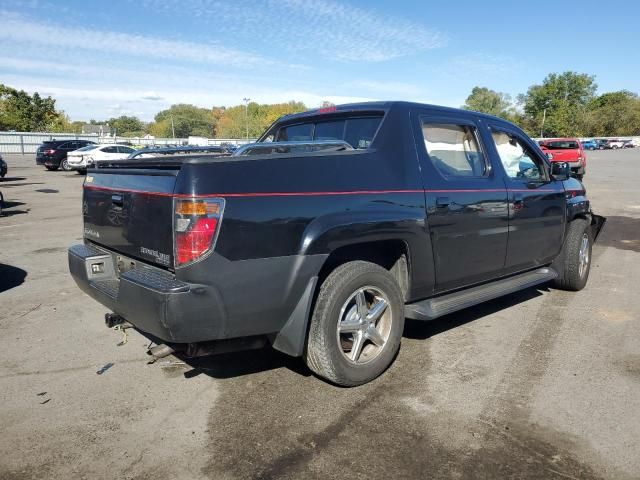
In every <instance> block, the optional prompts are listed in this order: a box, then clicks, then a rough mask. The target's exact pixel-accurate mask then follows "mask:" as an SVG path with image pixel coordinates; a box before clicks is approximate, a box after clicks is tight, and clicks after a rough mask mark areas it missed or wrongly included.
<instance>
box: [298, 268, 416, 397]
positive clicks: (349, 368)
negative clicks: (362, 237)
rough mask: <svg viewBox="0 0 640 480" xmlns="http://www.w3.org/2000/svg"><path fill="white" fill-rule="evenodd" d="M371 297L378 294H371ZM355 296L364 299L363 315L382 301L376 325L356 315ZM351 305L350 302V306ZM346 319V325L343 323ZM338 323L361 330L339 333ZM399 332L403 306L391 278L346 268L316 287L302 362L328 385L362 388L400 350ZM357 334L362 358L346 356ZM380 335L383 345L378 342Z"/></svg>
mask: <svg viewBox="0 0 640 480" xmlns="http://www.w3.org/2000/svg"><path fill="white" fill-rule="evenodd" d="M376 292H377V293H378V294H379V295H375V293H376ZM360 293H361V294H362V298H367V300H366V302H365V303H364V305H365V307H364V308H365V309H366V310H365V311H366V312H367V313H368V314H369V313H372V312H374V310H375V309H374V307H375V306H376V305H382V304H383V303H381V301H382V300H384V301H385V302H386V308H385V309H384V310H383V313H382V314H381V315H380V316H378V317H377V320H376V322H377V323H376V325H373V324H368V323H367V322H368V320H367V319H369V318H371V317H370V316H369V315H365V316H364V317H365V318H363V317H362V315H361V314H360V312H361V310H360V308H359V307H358V305H359V303H358V301H357V300H358V299H359V298H360V297H359V295H360ZM369 300H371V301H370V302H369ZM351 301H353V302H355V303H353V304H351V303H350V302H351ZM369 303H370V304H371V307H369ZM350 305H351V308H349V306H350ZM374 316H375V315H374ZM347 317H348V319H349V320H350V322H343V320H345V318H347ZM339 324H341V325H356V324H359V325H362V330H361V331H359V332H357V333H339ZM371 325H373V329H374V331H375V332H377V334H378V335H380V337H378V342H379V343H381V345H377V344H376V343H374V341H372V340H371V339H370V338H374V337H372V336H371V335H370V332H371V330H370V328H371ZM367 326H368V328H366V327H367ZM403 329H404V302H403V299H402V292H401V291H400V287H399V286H398V283H397V282H396V280H395V278H394V277H393V275H392V274H391V273H390V272H389V271H388V270H386V269H384V268H382V267H381V266H379V265H376V264H374V263H369V262H363V261H353V262H348V263H345V264H343V265H341V266H339V267H338V268H336V269H335V270H334V271H333V272H331V274H330V275H329V276H328V277H327V278H326V279H325V280H324V282H322V285H321V286H320V291H319V293H318V297H317V300H316V304H315V308H314V311H313V316H312V318H311V324H310V326H309V336H308V339H307V348H306V351H305V362H306V364H307V365H308V366H309V368H310V369H311V370H312V371H313V372H315V373H316V374H317V375H319V376H320V377H323V378H325V379H327V380H329V381H330V382H332V383H335V384H337V385H342V386H348V387H352V386H356V385H362V384H364V383H367V382H370V381H371V380H373V379H374V378H376V377H378V376H379V375H380V374H381V373H383V372H384V371H385V370H386V369H387V368H388V367H389V365H390V364H391V362H392V361H393V359H394V358H395V356H396V353H397V352H398V348H399V347H400V340H401V338H402V331H403ZM375 332H374V333H375ZM356 335H359V336H360V338H363V339H364V340H362V342H361V344H362V345H363V346H362V347H361V349H359V351H360V352H362V353H358V351H356V352H354V350H353V348H351V349H350V350H349V351H348V353H347V352H345V349H346V348H349V342H351V345H350V346H351V347H353V346H354V345H355V344H356V342H355V338H356ZM385 336H386V340H385V341H384V342H382V341H381V340H384V338H383V337H385ZM352 355H356V356H357V357H358V358H356V359H355V360H356V361H355V362H354V361H352V360H350V359H349V358H347V357H348V356H352Z"/></svg>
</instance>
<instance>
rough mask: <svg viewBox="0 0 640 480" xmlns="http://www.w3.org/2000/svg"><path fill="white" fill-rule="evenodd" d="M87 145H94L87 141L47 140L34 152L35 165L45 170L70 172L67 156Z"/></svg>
mask: <svg viewBox="0 0 640 480" xmlns="http://www.w3.org/2000/svg"><path fill="white" fill-rule="evenodd" d="M87 145H95V142H91V141H89V140H49V141H46V142H43V143H42V145H40V146H39V147H38V150H36V164H37V165H44V166H45V168H46V169H47V170H58V169H59V168H62V170H71V168H70V167H69V163H68V162H67V154H68V153H69V152H73V151H75V150H78V149H79V148H82V147H85V146H87Z"/></svg>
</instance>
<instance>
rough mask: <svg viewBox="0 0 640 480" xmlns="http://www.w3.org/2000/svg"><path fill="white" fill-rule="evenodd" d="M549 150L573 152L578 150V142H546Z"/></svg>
mask: <svg viewBox="0 0 640 480" xmlns="http://www.w3.org/2000/svg"><path fill="white" fill-rule="evenodd" d="M544 145H545V146H546V147H547V148H554V149H556V150H573V149H575V148H578V142H574V141H572V140H562V141H557V142H546V143H545V144H544Z"/></svg>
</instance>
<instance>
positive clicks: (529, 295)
mask: <svg viewBox="0 0 640 480" xmlns="http://www.w3.org/2000/svg"><path fill="white" fill-rule="evenodd" d="M588 158H589V165H588V171H587V175H586V177H585V185H586V187H587V191H588V195H589V196H590V197H591V200H592V205H593V208H594V210H595V211H596V212H597V213H599V214H602V215H605V216H606V217H608V221H607V224H606V226H605V229H604V231H603V233H602V235H601V237H600V239H599V241H598V243H597V244H596V246H595V248H594V251H593V265H592V269H591V277H590V280H589V284H588V285H587V287H586V288H585V289H584V290H583V291H581V292H578V293H569V292H563V291H557V290H553V289H550V288H547V287H542V288H538V289H531V290H527V291H524V292H520V293H517V294H513V295H509V296H507V297H504V298H501V299H498V300H495V301H492V302H489V303H486V304H484V305H480V306H478V307H474V308H470V309H467V310H464V311H462V312H459V313H456V314H453V315H449V316H447V317H445V318H442V319H440V320H437V321H434V322H430V323H420V322H411V321H409V320H408V321H407V322H408V323H407V327H406V329H405V334H404V338H403V341H402V347H401V351H400V353H399V355H398V357H397V359H396V361H395V363H394V364H393V365H392V367H391V368H390V369H389V370H388V371H387V372H386V373H385V374H384V375H383V376H382V377H380V378H379V379H377V380H375V381H374V382H372V383H370V384H368V385H365V386H362V387H358V388H353V389H344V388H337V387H335V386H332V385H329V384H327V383H325V382H323V381H322V380H320V379H318V378H316V377H314V376H313V375H311V374H310V372H309V370H308V369H307V368H306V367H305V366H304V364H303V362H302V361H301V360H300V359H295V358H289V357H287V356H286V355H284V354H280V353H278V352H275V351H273V350H270V349H264V350H260V351H250V352H240V353H234V354H227V355H222V356H217V357H210V358H206V359H201V360H198V361H190V362H189V363H186V362H185V361H184V359H181V358H177V357H173V356H171V357H167V358H165V359H162V360H160V361H158V362H156V363H155V364H148V357H147V355H146V354H145V348H146V346H147V344H148V340H147V339H146V338H145V337H143V336H142V335H141V334H139V333H137V332H131V331H130V332H131V333H129V336H128V341H127V343H126V344H124V345H122V346H118V345H117V344H118V343H120V342H121V341H122V340H123V338H122V335H121V334H120V333H118V332H114V331H111V330H108V329H107V328H106V327H105V326H104V320H103V317H104V313H105V308H104V307H102V306H101V305H99V304H98V303H96V302H95V301H93V300H92V299H91V298H89V297H88V296H86V295H84V294H83V293H81V292H80V290H79V289H78V288H77V287H76V286H75V284H74V282H73V280H72V279H71V277H70V276H69V274H68V270H67V254H66V249H67V247H68V246H70V245H72V244H74V243H79V242H80V241H81V237H82V218H81V201H80V197H81V185H82V177H81V176H80V175H77V174H76V173H73V172H61V171H60V172H48V171H45V170H44V169H43V168H42V167H37V166H36V165H35V161H34V159H33V156H25V157H20V156H6V159H7V160H8V163H9V174H8V176H7V178H5V179H4V180H3V181H0V191H2V193H3V194H4V197H5V201H6V202H7V204H8V208H7V209H6V211H5V216H2V217H0V351H1V353H0V432H1V434H0V479H3V480H4V479H31V478H38V479H41V478H70V479H71V478H73V479H75V478H87V479H103V478H104V479H111V478H118V479H129V478H131V479H134V478H135V479H154V480H160V479H176V478H180V479H182V478H184V479H243V478H288V479H300V478H318V479H320V478H322V479H332V478H349V479H359V478H362V479H364V478H366V479H378V478H420V479H427V478H430V479H440V478H442V479H449V478H459V479H467V478H491V479H495V478H531V479H534V478H535V479H540V478H545V479H567V478H569V479H595V478H607V479H632V478H640V296H639V295H638V293H639V291H640V290H639V287H638V285H640V190H639V188H638V184H639V180H638V179H639V177H640V149H634V150H624V151H603V152H591V153H589V154H588Z"/></svg>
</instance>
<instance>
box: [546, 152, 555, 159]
mask: <svg viewBox="0 0 640 480" xmlns="http://www.w3.org/2000/svg"><path fill="white" fill-rule="evenodd" d="M545 154H546V155H547V158H548V159H549V160H553V153H551V152H545Z"/></svg>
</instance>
